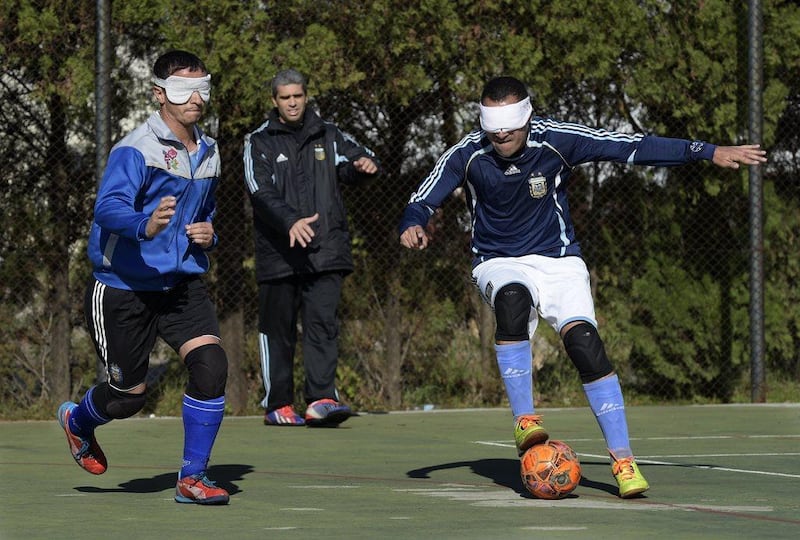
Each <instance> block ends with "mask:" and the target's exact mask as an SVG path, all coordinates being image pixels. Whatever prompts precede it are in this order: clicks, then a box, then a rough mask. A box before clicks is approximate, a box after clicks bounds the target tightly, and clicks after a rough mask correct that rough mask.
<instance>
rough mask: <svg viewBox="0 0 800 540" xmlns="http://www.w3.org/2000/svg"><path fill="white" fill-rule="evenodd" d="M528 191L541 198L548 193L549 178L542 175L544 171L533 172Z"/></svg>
mask: <svg viewBox="0 0 800 540" xmlns="http://www.w3.org/2000/svg"><path fill="white" fill-rule="evenodd" d="M528 191H530V193H531V197H533V198H534V199H541V198H542V197H544V196H545V195H547V179H546V178H545V177H544V176H542V173H538V174H532V175H531V177H530V178H528Z"/></svg>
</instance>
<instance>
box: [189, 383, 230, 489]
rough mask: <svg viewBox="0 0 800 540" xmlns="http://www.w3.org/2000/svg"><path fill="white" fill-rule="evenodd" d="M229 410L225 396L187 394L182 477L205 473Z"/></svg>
mask: <svg viewBox="0 0 800 540" xmlns="http://www.w3.org/2000/svg"><path fill="white" fill-rule="evenodd" d="M224 414H225V396H220V397H218V398H214V399H211V400H208V401H202V400H199V399H195V398H193V397H189V396H187V395H185V394H184V396H183V466H182V467H181V471H180V473H179V474H178V477H179V478H183V477H185V476H190V475H193V474H202V473H204V472H205V471H206V467H207V466H208V459H209V458H210V457H211V447H212V446H214V439H216V438H217V433H218V432H219V426H220V424H222V417H223V416H224Z"/></svg>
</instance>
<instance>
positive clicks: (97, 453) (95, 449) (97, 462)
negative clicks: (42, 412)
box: [58, 401, 108, 474]
mask: <svg viewBox="0 0 800 540" xmlns="http://www.w3.org/2000/svg"><path fill="white" fill-rule="evenodd" d="M77 406H78V405H77V403H73V402H72V401H65V402H64V403H62V404H61V406H60V407H59V408H58V423H59V424H61V427H62V428H63V429H64V434H65V435H66V436H67V444H69V452H70V454H72V457H73V459H74V460H75V463H77V464H78V465H79V466H80V467H81V468H82V469H84V470H86V471H88V472H90V473H92V474H103V473H104V472H106V469H107V468H108V462H107V461H106V456H105V454H103V451H102V450H101V449H100V445H99V444H97V439H95V438H94V434H92V436H91V437H89V438H84V437H78V436H77V435H75V434H73V433H72V431H70V429H69V417H70V416H72V411H73V410H75V408H76V407H77Z"/></svg>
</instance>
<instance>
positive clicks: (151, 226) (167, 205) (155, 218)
mask: <svg viewBox="0 0 800 540" xmlns="http://www.w3.org/2000/svg"><path fill="white" fill-rule="evenodd" d="M176 204H177V199H176V198H175V197H173V196H172V195H168V196H166V197H161V200H160V201H159V202H158V206H157V207H156V209H155V210H153V213H152V214H150V219H148V220H147V225H146V226H145V228H144V234H145V236H147V238H153V237H154V236H155V235H157V234H158V233H160V232H161V231H163V230H164V229H166V228H167V225H169V221H170V220H171V219H172V216H174V215H175V205H176Z"/></svg>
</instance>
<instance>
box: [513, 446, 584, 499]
mask: <svg viewBox="0 0 800 540" xmlns="http://www.w3.org/2000/svg"><path fill="white" fill-rule="evenodd" d="M520 474H521V475H522V482H523V483H524V484H525V488H526V489H527V490H528V491H530V492H531V494H532V495H533V496H534V497H536V498H538V499H563V498H564V497H566V496H567V495H569V494H570V493H572V492H573V491H574V490H575V488H576V487H578V483H580V481H581V464H580V462H579V461H578V456H577V455H576V454H575V452H574V451H573V450H572V448H570V446H569V445H568V444H567V443H565V442H563V441H548V442H546V443H544V444H537V445H535V446H532V447H531V448H529V449H528V450H527V451H526V452H525V453H524V454H523V455H522V459H521V464H520Z"/></svg>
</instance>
